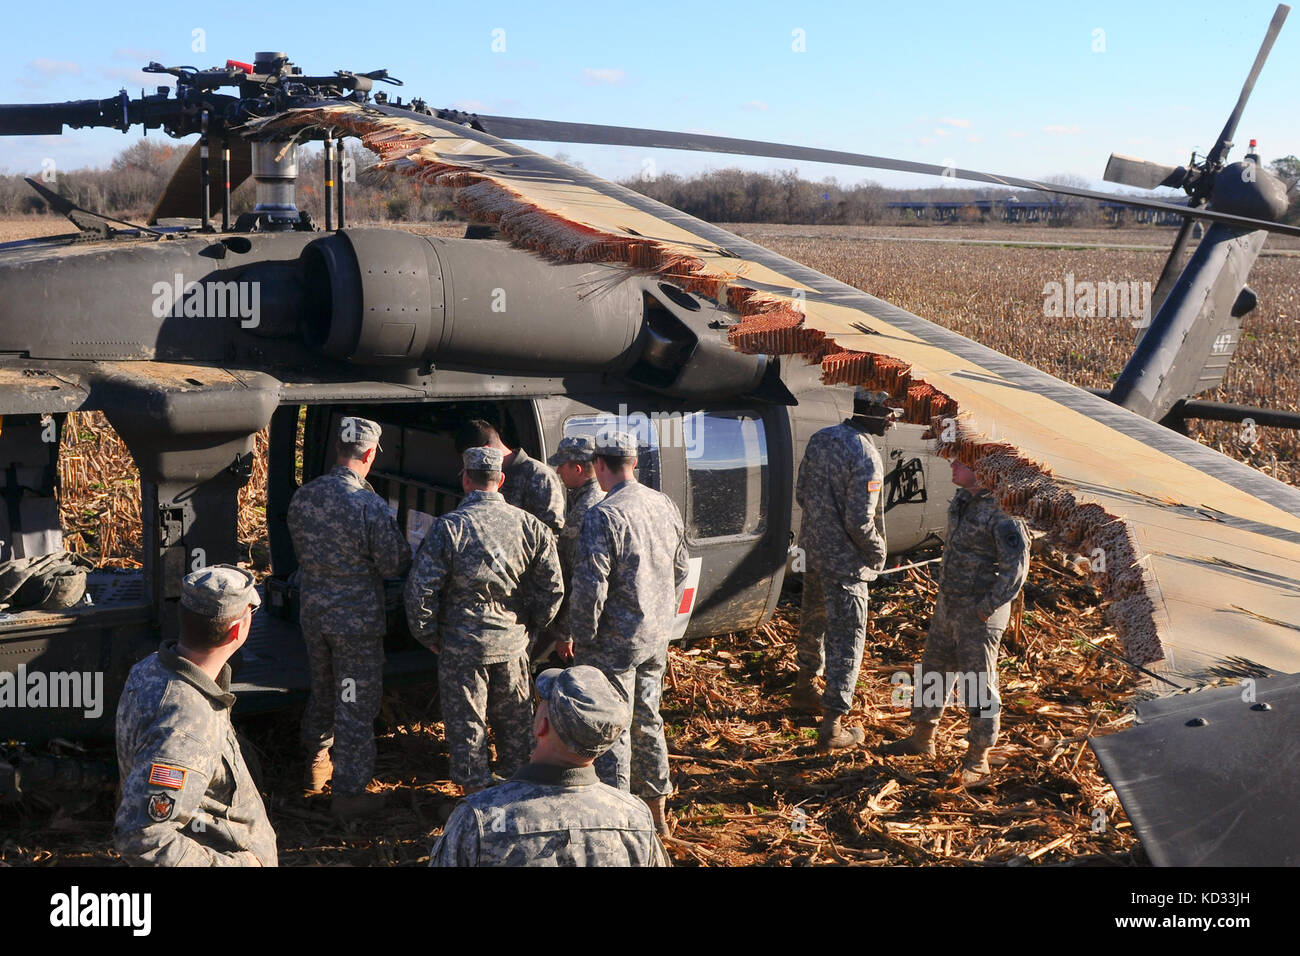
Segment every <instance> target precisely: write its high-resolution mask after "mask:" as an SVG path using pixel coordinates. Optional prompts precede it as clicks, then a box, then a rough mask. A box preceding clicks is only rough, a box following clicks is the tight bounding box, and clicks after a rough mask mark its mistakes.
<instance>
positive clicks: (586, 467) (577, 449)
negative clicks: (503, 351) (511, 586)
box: [547, 435, 605, 663]
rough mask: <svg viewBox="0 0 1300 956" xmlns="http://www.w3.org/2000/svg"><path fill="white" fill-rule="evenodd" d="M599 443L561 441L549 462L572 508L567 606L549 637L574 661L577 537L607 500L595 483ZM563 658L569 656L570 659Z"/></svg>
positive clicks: (564, 536) (564, 537) (565, 534)
mask: <svg viewBox="0 0 1300 956" xmlns="http://www.w3.org/2000/svg"><path fill="white" fill-rule="evenodd" d="M595 456H596V442H595V441H594V439H592V438H591V436H590V435H571V436H570V437H568V438H563V439H561V440H560V447H559V448H557V449H556V451H555V454H554V455H552V456H551V457H550V458H548V459H547V463H548V464H549V465H550V466H551V467H552V468H554V469H555V472H556V474H558V475H559V476H560V481H562V482H564V487H565V488H566V489H567V495H568V501H569V507H568V510H567V511H566V512H565V514H564V530H563V531H561V532H560V541H559V545H560V567H561V568H562V569H563V571H564V593H565V599H564V604H562V605H561V606H560V613H559V614H557V615H555V620H554V621H553V622H552V624H551V627H550V631H549V636H550V639H551V641H553V642H554V643H555V645H556V647H557V648H559V649H560V652H561V657H562V659H563V660H564V661H565V662H566V663H567V662H569V661H571V660H573V641H572V639H571V636H570V634H569V598H568V594H569V591H570V590H571V589H572V586H573V562H574V560H575V559H576V558H577V556H578V535H579V534H580V533H581V531H582V519H583V518H585V517H586V516H587V512H588V511H589V510H590V509H591V507H592V505H595V504H596V503H598V502H599V501H601V500H602V499H603V498H604V497H605V492H604V490H603V489H602V488H601V487H600V482H598V481H597V480H596V466H595V464H594V463H593V459H594V458H595ZM564 655H568V656H567V657H566V656H564Z"/></svg>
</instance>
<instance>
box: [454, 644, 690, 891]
mask: <svg viewBox="0 0 1300 956" xmlns="http://www.w3.org/2000/svg"><path fill="white" fill-rule="evenodd" d="M537 696H538V700H539V701H540V703H539V705H538V706H539V710H541V709H543V708H544V711H545V715H546V720H545V721H540V720H539V721H538V725H537V733H538V734H539V741H540V739H541V735H542V734H544V733H549V734H550V735H553V737H554V740H552V739H551V737H550V736H548V737H547V747H546V748H545V753H544V748H543V746H542V744H541V743H540V742H539V744H538V748H537V756H535V757H534V758H533V762H531V763H529V764H527V765H525V766H523V767H520V768H519V770H517V771H516V772H515V775H514V777H512V778H511V779H510V780H508V781H506V782H505V783H502V784H499V785H497V786H495V787H492V788H491V789H490V790H485V791H483V792H481V793H477V794H474V795H473V796H470V797H468V798H467V799H465V800H463V801H462V802H461V804H460V805H459V806H458V807H457V808H456V810H455V812H453V813H452V815H451V819H449V820H448V821H447V827H446V829H445V830H444V831H443V834H442V836H441V838H439V840H438V842H437V843H436V844H434V847H433V849H432V850H431V851H430V853H429V865H430V866H671V863H670V861H669V860H668V854H667V853H665V852H664V848H663V845H662V844H661V843H660V842H659V838H658V836H657V835H656V833H655V824H654V820H653V818H652V816H651V814H650V809H649V807H647V806H646V804H645V803H644V802H642V801H641V800H639V799H637V798H636V797H634V796H632V795H631V794H628V793H624V792H623V791H622V790H616V789H615V788H613V787H611V786H608V785H607V784H604V783H601V782H600V780H599V778H598V777H597V775H596V771H595V768H594V767H592V765H591V761H592V760H594V759H596V758H597V757H599V756H600V755H601V754H602V753H604V752H605V751H606V750H608V749H609V747H610V746H611V745H612V744H613V743H614V741H615V740H617V739H618V737H619V735H620V734H622V733H623V731H625V730H626V729H627V719H628V712H627V702H626V700H625V699H624V698H623V695H622V693H621V692H620V691H619V690H618V689H617V688H616V687H614V686H613V685H612V684H611V683H610V682H609V680H608V679H607V678H606V677H605V675H604V674H603V673H601V672H600V671H599V670H597V669H596V668H594V667H585V666H582V665H575V666H574V667H570V668H568V669H561V668H558V667H557V668H552V669H551V670H547V671H543V672H542V673H541V674H538V675H537ZM548 725H549V732H547V731H545V730H543V729H542V728H544V727H546V726H548ZM555 741H558V743H559V746H558V747H557V746H555V745H554V744H555ZM547 761H559V762H547Z"/></svg>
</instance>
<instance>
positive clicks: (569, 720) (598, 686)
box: [537, 664, 631, 759]
mask: <svg viewBox="0 0 1300 956" xmlns="http://www.w3.org/2000/svg"><path fill="white" fill-rule="evenodd" d="M537 696H538V697H540V698H541V699H542V700H544V701H546V703H547V705H548V711H547V715H548V717H549V719H550V721H551V726H552V727H554V728H555V733H556V734H557V735H558V736H559V738H560V740H561V742H562V743H563V744H564V745H565V746H566V747H568V748H569V749H570V750H572V751H573V752H574V753H575V754H577V755H578V756H580V757H590V758H593V759H594V758H596V757H599V756H600V755H601V754H603V753H604V752H605V751H606V750H608V749H609V748H610V747H612V746H614V742H615V741H616V740H618V735H619V734H621V733H622V732H623V731H624V729H626V727H627V725H628V721H629V719H630V717H631V715H630V714H629V712H628V711H629V708H628V706H627V701H626V700H625V699H624V697H623V695H622V694H620V693H619V692H618V691H617V690H615V689H614V685H613V684H611V683H610V682H609V678H607V677H606V676H605V675H604V673H603V672H601V671H600V670H598V669H597V668H595V667H590V666H588V665H586V664H579V665H578V666H577V667H569V668H559V667H552V668H551V669H550V670H546V671H542V672H541V673H540V674H538V675H537Z"/></svg>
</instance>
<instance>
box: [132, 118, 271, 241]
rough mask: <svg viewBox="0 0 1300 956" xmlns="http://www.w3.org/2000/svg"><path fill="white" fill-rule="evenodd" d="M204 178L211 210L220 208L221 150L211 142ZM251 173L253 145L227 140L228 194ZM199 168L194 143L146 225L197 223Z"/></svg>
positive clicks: (237, 139)
mask: <svg viewBox="0 0 1300 956" xmlns="http://www.w3.org/2000/svg"><path fill="white" fill-rule="evenodd" d="M209 153H210V159H209V169H208V176H209V179H210V183H209V186H208V188H209V189H210V190H211V192H210V193H209V195H210V196H211V202H212V208H213V209H218V208H220V205H221V195H222V193H223V192H224V191H225V190H224V184H223V183H222V182H221V146H220V144H219V143H218V142H216V140H215V139H214V140H213V141H212V144H211V148H210V149H209ZM252 173H253V144H252V143H251V142H249V141H248V140H246V139H244V138H243V137H241V136H232V137H230V191H231V192H234V191H235V190H236V189H238V188H239V186H240V184H241V183H242V182H243V181H244V180H245V179H247V178H248V177H249V176H250V175H252ZM202 188H203V187H202V182H201V166H200V163H199V144H198V143H195V144H194V145H193V146H191V147H190V151H189V152H188V153H186V154H185V158H184V159H182V160H181V164H180V165H179V166H177V167H176V172H174V173H172V178H171V179H169V180H168V181H167V188H166V189H164V190H163V193H162V195H161V196H159V197H158V202H157V203H155V204H154V207H153V212H151V213H150V214H149V224H150V225H152V224H154V223H156V222H157V221H158V220H159V219H198V218H199V217H200V216H201V215H202V211H203V201H202V198H201V196H200V190H201V189H202Z"/></svg>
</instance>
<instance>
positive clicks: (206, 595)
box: [181, 564, 262, 621]
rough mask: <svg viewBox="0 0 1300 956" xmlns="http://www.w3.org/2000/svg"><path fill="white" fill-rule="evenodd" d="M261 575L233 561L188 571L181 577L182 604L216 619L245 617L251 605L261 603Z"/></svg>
mask: <svg viewBox="0 0 1300 956" xmlns="http://www.w3.org/2000/svg"><path fill="white" fill-rule="evenodd" d="M261 604H262V599H261V598H260V597H258V596H257V579H256V578H254V577H253V575H252V574H251V573H250V572H248V571H245V570H244V569H243V568H237V567H235V566H234V565H230V564H214V565H211V566H210V567H206V568H200V569H199V570H197V571H191V572H190V573H189V574H187V575H185V578H184V579H183V580H182V581H181V607H185V608H189V609H190V610H191V611H193V612H194V613H195V614H202V615H203V616H204V617H209V618H212V619H213V620H214V621H230V620H234V619H235V618H238V617H243V614H244V611H246V610H247V609H248V607H249V605H252V606H253V607H260V606H261Z"/></svg>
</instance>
